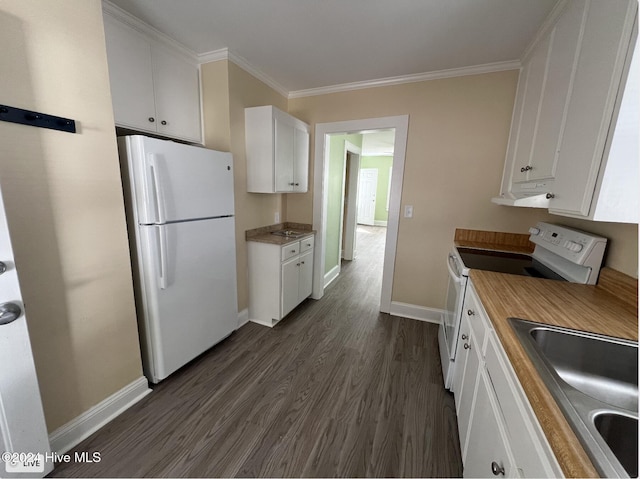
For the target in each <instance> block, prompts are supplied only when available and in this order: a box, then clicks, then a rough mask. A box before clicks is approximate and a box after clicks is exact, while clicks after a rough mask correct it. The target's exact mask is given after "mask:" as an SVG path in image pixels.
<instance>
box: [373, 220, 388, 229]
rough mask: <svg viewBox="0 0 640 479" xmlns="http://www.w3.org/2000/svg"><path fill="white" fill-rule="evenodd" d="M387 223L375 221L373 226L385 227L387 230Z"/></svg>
mask: <svg viewBox="0 0 640 479" xmlns="http://www.w3.org/2000/svg"><path fill="white" fill-rule="evenodd" d="M387 223H388V222H387V221H381V220H375V221H374V222H373V226H384V227H385V228H386V226H387Z"/></svg>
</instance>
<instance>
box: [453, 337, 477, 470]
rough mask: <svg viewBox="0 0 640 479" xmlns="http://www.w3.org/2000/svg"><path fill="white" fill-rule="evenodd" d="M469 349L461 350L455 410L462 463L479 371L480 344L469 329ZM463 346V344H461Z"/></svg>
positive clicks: (467, 442) (467, 444)
mask: <svg viewBox="0 0 640 479" xmlns="http://www.w3.org/2000/svg"><path fill="white" fill-rule="evenodd" d="M469 334H470V336H469V340H468V341H467V344H469V348H466V349H465V348H464V346H463V348H462V350H463V351H464V353H463V355H465V356H466V359H465V367H464V371H463V373H462V376H463V377H462V383H461V385H460V390H459V392H458V397H457V400H456V408H457V412H458V436H459V438H460V451H461V452H462V458H463V461H464V458H465V453H466V451H467V448H468V447H469V441H468V435H469V425H470V424H469V421H470V420H471V411H472V410H473V408H474V407H475V406H474V395H475V392H476V383H477V382H478V377H479V370H480V361H481V355H480V344H479V343H478V342H477V341H476V339H475V336H474V335H473V333H472V332H471V329H470V328H469ZM463 344H464V342H463Z"/></svg>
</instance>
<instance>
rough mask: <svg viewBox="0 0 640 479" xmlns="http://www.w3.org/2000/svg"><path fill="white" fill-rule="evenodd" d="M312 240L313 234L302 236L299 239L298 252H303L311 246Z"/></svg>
mask: <svg viewBox="0 0 640 479" xmlns="http://www.w3.org/2000/svg"><path fill="white" fill-rule="evenodd" d="M313 240H314V237H313V236H309V237H308V238H302V239H301V240H300V252H301V253H304V252H305V251H307V250H310V249H311V248H313Z"/></svg>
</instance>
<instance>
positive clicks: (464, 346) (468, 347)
mask: <svg viewBox="0 0 640 479" xmlns="http://www.w3.org/2000/svg"><path fill="white" fill-rule="evenodd" d="M462 347H463V348H464V349H471V345H470V344H469V343H464V345H463V346H462Z"/></svg>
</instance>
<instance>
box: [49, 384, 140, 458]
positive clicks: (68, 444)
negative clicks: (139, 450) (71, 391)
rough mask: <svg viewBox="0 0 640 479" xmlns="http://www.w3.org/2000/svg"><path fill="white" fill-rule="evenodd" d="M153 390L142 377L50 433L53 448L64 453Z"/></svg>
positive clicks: (56, 451)
mask: <svg viewBox="0 0 640 479" xmlns="http://www.w3.org/2000/svg"><path fill="white" fill-rule="evenodd" d="M150 392H151V389H149V383H148V382H147V378H145V377H140V378H138V379H136V380H135V381H133V382H132V383H130V384H128V385H127V386H125V387H123V388H122V389H121V390H120V391H117V392H116V393H114V394H112V395H111V396H109V397H108V398H106V399H104V400H103V401H101V402H99V403H98V404H96V405H95V406H93V407H92V408H90V409H88V410H87V411H85V412H83V413H82V414H80V415H79V416H78V417H76V418H75V419H72V420H71V421H69V422H68V423H67V424H65V425H64V426H62V427H60V428H58V429H56V430H55V431H53V432H52V433H51V434H50V435H49V443H50V444H51V450H52V451H53V452H55V453H58V454H64V453H65V452H67V451H68V450H70V449H71V448H72V447H74V446H76V445H77V444H79V443H80V442H81V441H83V440H84V439H86V438H87V437H89V436H90V435H91V434H93V433H94V432H96V431H97V430H98V429H100V428H101V427H102V426H104V425H105V424H107V423H108V422H109V421H111V420H112V419H115V418H116V417H117V416H119V415H120V414H122V413H123V412H124V411H126V410H127V409H129V408H130V407H131V406H133V405H134V404H135V403H137V402H138V401H140V400H141V399H142V398H143V397H145V396H146V395H147V394H149V393H150Z"/></svg>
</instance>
